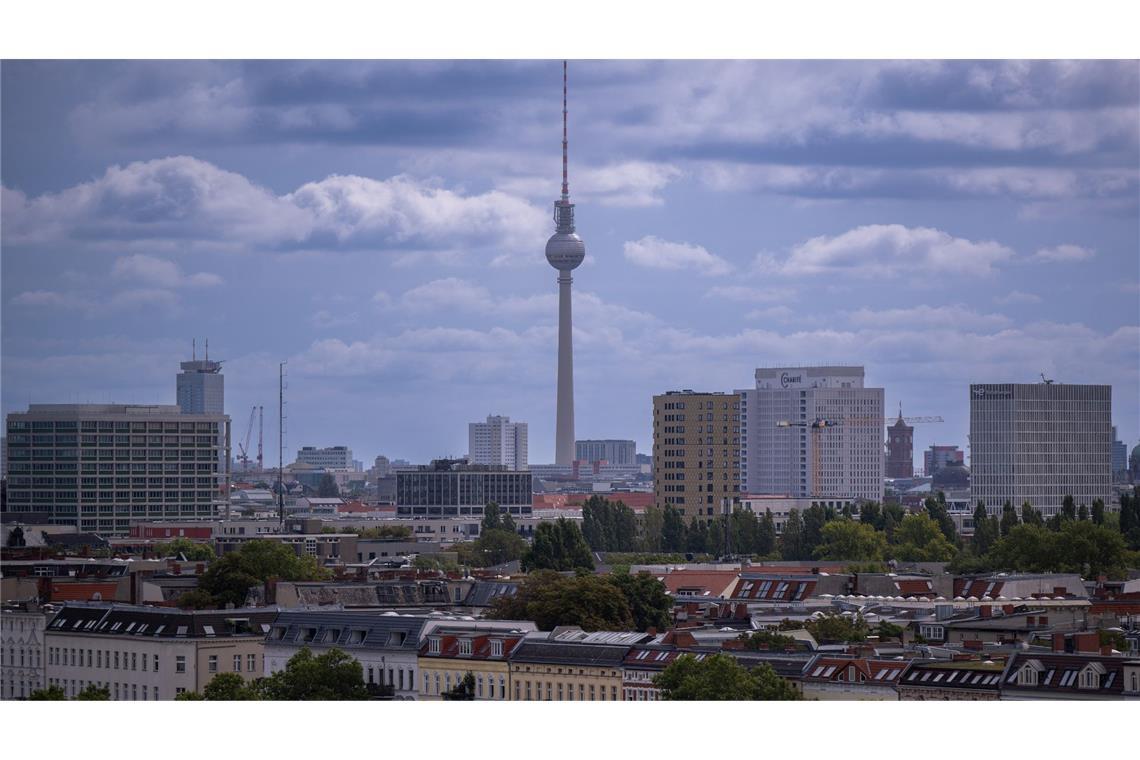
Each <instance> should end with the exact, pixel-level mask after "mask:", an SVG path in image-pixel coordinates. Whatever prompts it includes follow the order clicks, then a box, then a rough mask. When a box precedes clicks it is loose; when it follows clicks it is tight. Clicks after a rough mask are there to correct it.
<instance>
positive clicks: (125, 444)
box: [7, 404, 230, 535]
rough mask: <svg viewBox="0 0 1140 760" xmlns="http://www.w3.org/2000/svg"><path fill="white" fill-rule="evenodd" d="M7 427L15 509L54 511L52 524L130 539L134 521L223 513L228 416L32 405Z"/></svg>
mask: <svg viewBox="0 0 1140 760" xmlns="http://www.w3.org/2000/svg"><path fill="white" fill-rule="evenodd" d="M7 430H8V453H9V457H10V462H9V469H10V470H11V472H10V474H9V478H8V504H7V509H8V511H9V512H33V511H34V512H46V513H48V515H49V519H50V521H51V523H52V524H56V525H76V526H78V528H79V530H81V531H96V532H98V533H100V534H102V535H125V534H126V533H127V532H128V530H129V529H130V524H131V522H133V521H138V520H187V519H195V520H210V519H214V518H216V517H218V516H219V514H220V513H221V512H222V510H223V508H224V507H225V504H226V497H227V491H228V489H227V488H226V479H227V477H228V473H227V463H228V462H229V459H230V457H229V441H230V433H229V430H230V419H229V417H227V416H226V415H222V414H185V413H183V412H181V411H180V410H179V408H178V407H177V406H131V405H122V404H32V405H31V406H29V407H28V411H27V412H13V413H11V414H9V415H8V420H7ZM219 430H220V431H222V432H221V433H219Z"/></svg>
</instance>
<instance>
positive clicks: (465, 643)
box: [459, 639, 471, 655]
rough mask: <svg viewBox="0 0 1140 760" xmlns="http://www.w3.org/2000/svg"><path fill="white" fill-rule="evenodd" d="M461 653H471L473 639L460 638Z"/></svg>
mask: <svg viewBox="0 0 1140 760" xmlns="http://www.w3.org/2000/svg"><path fill="white" fill-rule="evenodd" d="M459 654H465V655H470V654H471V639H460V640H459Z"/></svg>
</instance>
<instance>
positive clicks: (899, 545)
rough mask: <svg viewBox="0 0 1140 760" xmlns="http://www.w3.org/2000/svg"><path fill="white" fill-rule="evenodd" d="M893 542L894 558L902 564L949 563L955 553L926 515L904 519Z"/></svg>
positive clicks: (936, 525) (940, 531)
mask: <svg viewBox="0 0 1140 760" xmlns="http://www.w3.org/2000/svg"><path fill="white" fill-rule="evenodd" d="M860 527H865V526H860ZM895 542H896V544H895V548H894V556H895V558H896V559H899V560H902V561H903V562H949V561H950V560H952V559H954V554H955V553H956V550H955V548H954V545H953V544H951V543H950V542H949V541H947V540H946V536H945V535H943V533H942V530H941V529H940V528H939V526H938V523H936V522H934V520H933V519H931V517H930V515H926V514H922V515H907V516H906V517H904V518H903V521H902V524H901V525H899V527H898V529H897V530H896V531H895Z"/></svg>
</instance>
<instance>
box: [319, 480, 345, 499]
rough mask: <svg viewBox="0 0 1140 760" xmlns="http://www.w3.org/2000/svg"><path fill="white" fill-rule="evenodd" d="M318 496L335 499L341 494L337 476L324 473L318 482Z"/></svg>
mask: <svg viewBox="0 0 1140 760" xmlns="http://www.w3.org/2000/svg"><path fill="white" fill-rule="evenodd" d="M317 496H318V497H320V498H322V499H333V498H336V497H337V496H340V488H338V487H337V484H336V478H334V477H333V476H332V475H331V474H325V475H322V476H321V479H320V482H319V483H317Z"/></svg>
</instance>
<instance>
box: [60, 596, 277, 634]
mask: <svg viewBox="0 0 1140 760" xmlns="http://www.w3.org/2000/svg"><path fill="white" fill-rule="evenodd" d="M276 615H277V610H276V609H274V608H267V607H259V608H251V609H233V610H179V609H175V608H172V607H145V606H141V605H124V604H73V603H68V604H66V605H64V607H63V609H62V610H60V611H59V613H58V614H57V615H56V616H55V617H54V618H52V620H51V622H50V623H48V626H47V631H48V632H49V633H59V634H84V635H93V636H140V637H151V638H154V637H157V638H162V639H180V638H181V639H185V638H226V637H232V636H257V637H261V636H264V635H265V633H266V631H268V630H269V624H270V623H271V622H272V621H273V619H274V617H275V616H276Z"/></svg>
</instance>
